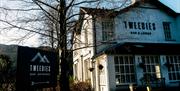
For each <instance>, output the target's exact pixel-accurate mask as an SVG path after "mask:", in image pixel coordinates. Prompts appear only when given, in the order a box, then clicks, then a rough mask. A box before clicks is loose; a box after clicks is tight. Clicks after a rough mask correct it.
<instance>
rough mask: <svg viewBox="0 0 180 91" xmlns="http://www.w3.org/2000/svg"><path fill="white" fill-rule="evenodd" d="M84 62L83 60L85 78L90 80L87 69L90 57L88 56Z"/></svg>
mask: <svg viewBox="0 0 180 91" xmlns="http://www.w3.org/2000/svg"><path fill="white" fill-rule="evenodd" d="M84 62H85V64H84V67H85V80H90V78H91V73H90V71H89V68H90V59H89V58H88V59H86V60H85V61H84Z"/></svg>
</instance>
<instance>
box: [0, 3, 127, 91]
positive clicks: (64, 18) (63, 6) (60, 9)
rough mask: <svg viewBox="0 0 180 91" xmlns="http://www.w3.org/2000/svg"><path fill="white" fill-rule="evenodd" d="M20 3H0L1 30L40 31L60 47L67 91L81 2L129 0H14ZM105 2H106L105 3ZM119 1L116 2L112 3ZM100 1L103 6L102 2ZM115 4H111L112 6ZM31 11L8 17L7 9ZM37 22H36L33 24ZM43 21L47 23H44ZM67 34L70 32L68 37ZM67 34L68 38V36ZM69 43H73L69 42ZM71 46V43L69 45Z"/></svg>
mask: <svg viewBox="0 0 180 91" xmlns="http://www.w3.org/2000/svg"><path fill="white" fill-rule="evenodd" d="M14 1H17V2H21V3H23V4H24V5H25V6H29V7H19V8H4V7H0V9H1V10H2V12H3V13H5V15H4V18H3V19H0V22H3V24H4V26H7V27H3V30H11V31H12V30H13V29H15V30H18V31H22V30H25V31H27V32H26V33H25V35H24V36H22V37H21V40H24V39H26V38H29V37H32V35H34V34H40V35H42V36H45V38H48V39H50V41H51V43H50V44H51V46H52V47H56V48H57V50H60V55H61V56H60V60H61V76H60V87H61V91H69V79H68V77H69V73H68V68H67V67H68V66H67V65H68V63H69V62H68V61H67V58H66V57H67V56H68V52H67V50H68V48H67V47H68V46H67V45H68V43H71V44H73V42H72V38H73V34H70V33H73V31H74V30H75V27H76V25H77V24H78V22H77V17H78V16H80V13H79V12H78V10H79V9H78V8H79V7H81V6H87V5H88V6H93V7H94V8H99V7H102V6H103V5H104V6H107V5H106V4H107V3H108V4H109V3H111V4H112V6H111V7H112V8H113V10H116V9H119V8H122V6H126V4H127V1H128V0H14ZM104 2H105V3H104ZM117 2H120V3H121V4H120V5H119V6H116V5H115V3H117ZM101 5H102V6H101ZM113 5H114V6H113ZM7 11H11V12H15V11H16V12H18V13H17V16H18V15H19V13H24V12H31V13H28V15H27V14H22V15H20V17H17V18H16V20H8V19H7V17H9V16H8V12H7ZM36 24H38V25H36ZM44 24H46V26H43V25H44ZM68 34H70V35H72V36H71V37H68ZM69 38H70V39H69ZM71 46H72V45H71ZM70 48H71V47H70Z"/></svg>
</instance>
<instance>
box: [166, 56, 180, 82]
mask: <svg viewBox="0 0 180 91" xmlns="http://www.w3.org/2000/svg"><path fill="white" fill-rule="evenodd" d="M166 61H167V63H168V64H170V65H171V66H169V67H168V76H169V80H170V81H180V55H168V56H166Z"/></svg>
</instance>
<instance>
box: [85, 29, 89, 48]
mask: <svg viewBox="0 0 180 91" xmlns="http://www.w3.org/2000/svg"><path fill="white" fill-rule="evenodd" d="M84 39H85V46H88V30H87V29H85V31H84Z"/></svg>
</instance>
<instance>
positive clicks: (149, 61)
mask: <svg viewBox="0 0 180 91" xmlns="http://www.w3.org/2000/svg"><path fill="white" fill-rule="evenodd" d="M141 60H142V63H143V64H144V68H143V74H144V76H149V77H150V78H157V74H160V71H159V72H158V73H157V72H156V69H155V67H156V66H157V65H160V56H158V55H142V56H141Z"/></svg>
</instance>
